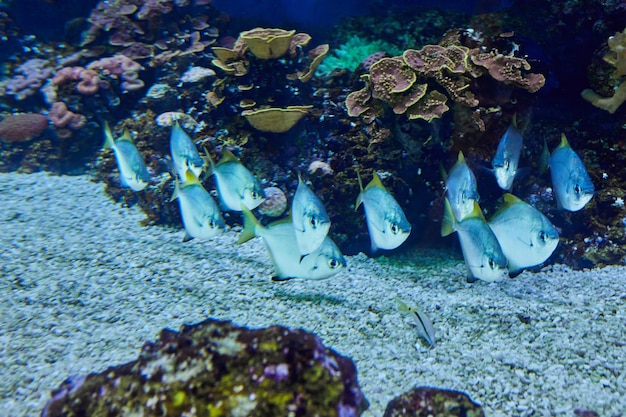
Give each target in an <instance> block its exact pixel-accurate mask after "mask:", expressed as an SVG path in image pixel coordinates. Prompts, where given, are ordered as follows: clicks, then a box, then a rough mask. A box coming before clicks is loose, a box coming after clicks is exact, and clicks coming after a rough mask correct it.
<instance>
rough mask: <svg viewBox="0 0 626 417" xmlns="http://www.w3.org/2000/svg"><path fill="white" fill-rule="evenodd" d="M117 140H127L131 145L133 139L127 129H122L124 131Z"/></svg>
mask: <svg viewBox="0 0 626 417" xmlns="http://www.w3.org/2000/svg"><path fill="white" fill-rule="evenodd" d="M119 140H127V141H129V142H130V143H133V137H132V136H131V135H130V132H129V131H128V128H124V131H123V132H122V136H120V138H119Z"/></svg>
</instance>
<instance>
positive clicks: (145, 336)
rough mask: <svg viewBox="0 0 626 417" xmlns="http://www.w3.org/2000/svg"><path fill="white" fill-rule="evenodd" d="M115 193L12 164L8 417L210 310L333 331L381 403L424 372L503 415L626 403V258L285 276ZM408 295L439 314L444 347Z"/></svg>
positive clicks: (6, 206)
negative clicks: (429, 344)
mask: <svg viewBox="0 0 626 417" xmlns="http://www.w3.org/2000/svg"><path fill="white" fill-rule="evenodd" d="M102 190H103V187H102V185H99V184H94V183H91V182H89V180H88V179H87V178H86V177H49V176H46V175H45V174H34V175H19V174H0V196H1V197H0V198H1V199H0V201H1V203H2V210H1V211H0V251H1V252H0V271H1V274H0V276H1V277H0V375H1V377H0V381H1V382H0V415H2V416H10V417H17V416H36V415H38V414H39V412H40V411H41V409H42V407H43V405H44V404H45V402H46V400H47V399H48V396H49V392H50V390H52V389H53V388H56V387H57V386H58V385H59V384H60V383H61V381H63V380H64V379H65V378H66V377H67V376H69V375H72V374H85V373H89V372H94V371H101V370H102V369H104V368H105V367H107V366H109V365H116V364H121V363H124V362H127V361H131V360H133V359H135V358H136V356H137V353H138V351H139V349H140V347H141V345H142V344H143V342H144V341H145V340H153V339H155V337H156V335H157V334H158V332H159V331H160V330H161V329H162V328H164V327H170V328H172V329H178V328H179V326H180V325H181V324H183V323H188V324H190V323H196V322H199V321H201V320H204V319H206V318H207V317H214V318H219V319H231V320H233V321H234V322H235V323H238V324H240V325H246V326H252V327H264V326H269V325H271V324H280V325H285V326H290V327H302V328H304V329H306V330H309V331H312V332H315V333H317V334H318V335H319V336H320V337H321V338H322V340H323V342H324V343H325V344H326V345H327V346H330V347H332V348H334V349H335V350H337V351H338V352H340V353H341V354H344V355H346V356H349V357H351V358H352V359H353V360H354V361H355V363H356V365H357V367H358V370H359V382H360V384H361V387H362V389H363V391H364V393H365V395H366V397H367V398H368V399H369V401H370V403H371V406H370V409H369V410H368V411H367V412H366V413H365V415H366V416H381V415H382V413H383V410H384V408H385V405H386V404H387V402H388V401H389V400H390V399H391V398H392V397H394V396H395V395H399V394H401V393H403V392H404V391H406V390H408V389H410V388H411V387H413V386H416V385H434V386H439V387H445V388H452V389H460V390H464V391H466V392H468V393H469V394H470V395H471V396H472V398H473V399H474V400H476V401H478V402H480V403H482V404H483V406H484V407H485V411H486V412H487V415H488V416H530V415H532V416H551V415H554V416H561V415H562V416H573V409H575V408H579V407H580V408H587V409H592V410H595V411H597V412H598V413H599V414H600V416H602V417H617V416H620V415H622V414H621V413H624V412H625V411H626V285H625V284H626V268H624V267H610V268H604V269H600V270H589V271H583V272H574V271H570V270H569V269H567V268H565V267H563V266H553V267H548V268H546V269H545V272H542V273H538V274H530V273H527V272H525V273H523V274H522V275H520V276H519V277H517V278H516V279H514V280H509V281H506V282H503V283H499V284H486V283H483V282H478V283H475V284H473V285H469V284H466V283H465V282H464V275H465V272H464V267H463V265H462V260H461V259H460V258H459V256H458V255H457V254H454V253H452V254H439V255H438V254H434V253H414V254H412V255H411V257H410V259H408V258H409V257H408V256H406V257H403V258H402V259H400V258H387V259H386V258H379V259H375V260H373V259H368V258H367V257H365V256H364V255H359V256H356V257H348V264H349V268H348V270H347V271H344V272H342V273H341V274H340V275H337V276H336V277H334V278H331V279H329V280H325V281H304V280H300V281H297V280H292V281H287V282H280V283H274V282H271V281H269V276H270V274H271V272H272V269H271V264H270V262H269V259H268V257H267V254H266V252H265V249H264V247H263V245H262V243H261V242H260V241H259V240H258V239H255V240H253V241H251V242H249V243H247V244H245V245H243V246H236V245H234V242H235V240H236V236H237V234H236V232H235V231H234V230H230V231H228V232H227V233H225V234H224V235H223V236H222V237H220V238H218V239H216V240H214V241H210V242H199V241H191V242H188V243H182V242H181V238H182V234H183V233H182V231H180V230H172V229H166V228H161V227H142V226H140V225H139V222H140V221H141V220H142V219H143V218H144V216H143V214H142V213H141V212H140V211H139V209H137V208H131V209H127V208H122V207H120V206H118V205H116V204H115V203H113V202H112V201H110V200H109V199H108V198H107V197H106V196H105V194H104V193H103V191H102ZM404 258H407V259H404ZM396 295H399V296H400V297H401V298H402V299H403V300H405V301H411V302H413V303H415V304H417V305H418V306H420V307H421V308H422V310H424V311H425V312H426V313H427V314H429V315H430V317H431V318H432V320H433V322H434V325H435V328H436V330H437V339H438V341H437V346H436V347H435V348H434V349H432V350H428V349H426V348H425V344H424V343H423V342H422V341H421V340H419V339H418V336H417V332H416V329H415V327H414V325H413V321H412V319H411V317H410V316H407V315H405V314H403V313H400V312H398V310H397V308H396V305H395V303H394V297H395V296H396ZM518 315H523V316H526V317H528V318H529V319H530V324H524V323H522V321H520V319H519V318H518Z"/></svg>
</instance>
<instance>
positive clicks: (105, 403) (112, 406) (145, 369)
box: [42, 319, 367, 417]
mask: <svg viewBox="0 0 626 417" xmlns="http://www.w3.org/2000/svg"><path fill="white" fill-rule="evenodd" d="M366 408H367V400H366V399H365V397H364V396H363V394H362V393H361V390H360V388H359V386H358V382H357V374H356V368H355V366H354V364H353V363H352V361H351V360H350V359H348V358H345V357H342V356H340V355H338V354H337V353H336V352H335V351H333V350H332V349H328V348H325V347H324V346H323V345H322V343H321V341H320V339H319V338H318V337H317V336H316V335H314V334H311V333H307V332H305V331H303V330H292V329H288V328H285V327H279V326H272V327H269V328H267V329H248V328H245V327H236V326H234V325H233V324H232V323H231V322H227V321H217V320H211V319H209V320H207V321H204V322H202V323H199V324H196V325H191V326H183V327H182V329H181V331H180V332H175V331H172V330H168V329H165V330H162V331H161V334H160V336H159V340H157V341H156V342H154V343H151V342H148V343H146V344H145V345H144V347H143V349H142V352H141V354H140V355H139V358H138V359H137V360H136V361H134V362H129V363H127V364H124V365H120V366H116V367H112V368H109V369H107V370H105V371H104V372H102V373H100V374H89V375H87V376H79V377H71V378H69V379H67V380H66V381H64V382H63V384H62V385H61V386H60V387H59V388H58V389H57V390H55V391H53V392H52V399H51V400H50V401H49V402H48V404H47V405H46V407H45V409H44V410H43V413H42V417H54V416H63V417H71V416H92V417H96V416H107V417H112V416H122V415H124V416H127V415H150V416H161V415H163V416H164V415H168V416H181V415H185V416H207V417H218V416H287V415H289V416H313V415H316V416H342V417H350V416H358V415H360V414H361V412H362V411H363V410H365V409H366Z"/></svg>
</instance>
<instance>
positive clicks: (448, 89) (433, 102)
mask: <svg viewBox="0 0 626 417" xmlns="http://www.w3.org/2000/svg"><path fill="white" fill-rule="evenodd" d="M530 69H531V68H530V64H529V63H528V62H527V61H526V60H525V59H524V58H520V57H515V56H514V55H513V54H509V55H504V54H502V53H500V52H498V51H495V50H491V51H487V52H485V51H484V50H483V49H482V48H479V47H473V48H471V49H470V48H469V47H467V46H465V45H462V44H461V34H460V33H455V32H449V33H448V34H447V35H446V36H445V37H444V39H443V41H442V44H440V45H426V46H424V47H423V48H422V49H420V50H415V49H408V50H406V51H404V53H403V54H402V56H401V57H400V56H398V57H392V58H382V59H380V60H379V61H377V62H375V63H374V64H373V65H372V66H371V67H370V69H369V75H365V76H363V77H362V78H363V79H364V80H365V87H364V88H363V89H361V90H358V91H355V92H353V93H350V95H348V97H347V98H346V106H347V107H348V113H349V114H350V115H351V116H357V115H362V114H364V113H365V114H366V115H367V117H368V119H370V120H371V118H372V116H371V115H370V114H371V113H374V115H376V116H377V115H379V114H380V111H381V109H382V108H383V106H381V102H382V103H384V105H386V106H388V107H390V108H392V109H393V112H394V113H396V114H406V116H407V117H408V118H409V119H418V118H419V119H424V120H426V121H432V120H433V119H435V118H440V117H441V116H442V115H443V113H445V112H446V111H447V110H448V109H449V107H448V106H447V104H446V103H447V100H448V97H449V98H450V99H452V100H453V101H454V102H455V103H456V104H457V105H462V106H466V107H477V106H480V105H481V101H480V100H479V99H478V98H477V96H478V95H479V94H480V92H479V91H476V89H477V87H476V86H477V85H478V84H479V83H480V80H479V79H480V78H481V77H484V76H487V75H488V76H489V77H491V78H492V79H493V80H495V81H498V82H501V83H504V84H507V85H511V86H513V87H517V88H522V89H524V90H527V91H528V92H530V93H534V92H536V91H538V90H539V89H540V88H541V87H542V86H543V85H544V83H545V77H544V76H543V75H542V74H538V73H532V72H528V71H529V70H530ZM433 82H436V85H437V86H438V89H433V87H432V84H433ZM444 94H445V95H444ZM483 107H485V106H484V105H483ZM477 123H478V124H479V125H480V127H481V130H482V131H484V130H485V126H484V121H482V120H481V119H480V118H479V119H477Z"/></svg>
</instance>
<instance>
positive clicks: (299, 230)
mask: <svg viewBox="0 0 626 417" xmlns="http://www.w3.org/2000/svg"><path fill="white" fill-rule="evenodd" d="M291 216H292V219H293V227H294V229H295V232H296V240H297V241H298V248H299V249H300V254H301V255H303V256H304V255H307V254H309V253H311V252H313V251H314V250H315V249H317V248H319V247H320V245H321V244H322V242H323V241H324V238H325V237H326V235H328V231H329V230H330V219H329V218H328V214H327V213H326V209H324V205H323V204H322V202H321V201H320V200H319V198H317V196H316V195H315V193H314V192H313V191H311V189H310V188H309V187H307V185H306V184H305V183H304V181H302V178H301V177H300V175H298V188H297V189H296V193H295V194H294V196H293V202H292V204H291Z"/></svg>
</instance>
